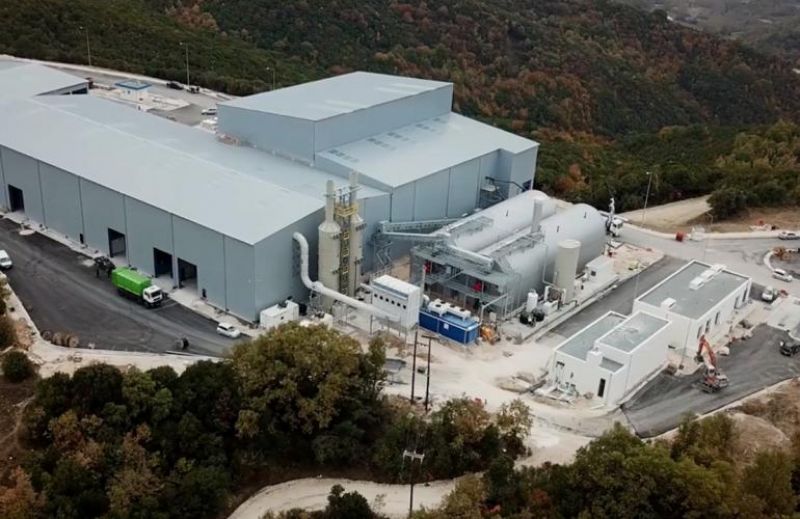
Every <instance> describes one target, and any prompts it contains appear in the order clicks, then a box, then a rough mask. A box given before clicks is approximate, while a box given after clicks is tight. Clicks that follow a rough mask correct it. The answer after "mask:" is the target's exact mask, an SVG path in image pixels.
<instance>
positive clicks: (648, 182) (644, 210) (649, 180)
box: [642, 171, 653, 225]
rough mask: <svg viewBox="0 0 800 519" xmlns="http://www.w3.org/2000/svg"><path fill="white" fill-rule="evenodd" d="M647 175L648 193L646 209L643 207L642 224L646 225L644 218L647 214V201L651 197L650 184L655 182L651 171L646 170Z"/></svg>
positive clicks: (645, 199)
mask: <svg viewBox="0 0 800 519" xmlns="http://www.w3.org/2000/svg"><path fill="white" fill-rule="evenodd" d="M645 175H647V193H645V195H644V209H642V225H644V219H645V217H646V216H647V201H648V200H649V199H650V184H652V183H653V175H652V173H651V172H650V171H645Z"/></svg>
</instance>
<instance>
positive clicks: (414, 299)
mask: <svg viewBox="0 0 800 519" xmlns="http://www.w3.org/2000/svg"><path fill="white" fill-rule="evenodd" d="M370 288H371V290H372V305H373V306H375V307H377V308H379V309H381V310H383V311H385V312H387V313H390V314H393V315H399V316H400V326H401V327H402V328H405V329H406V330H409V329H411V328H413V327H414V326H416V325H417V323H418V322H419V310H420V307H421V306H422V290H421V289H420V287H418V286H416V285H412V284H411V283H407V282H405V281H403V280H400V279H397V278H395V277H392V276H389V275H383V276H380V277H378V278H375V279H373V280H372V282H371V283H370Z"/></svg>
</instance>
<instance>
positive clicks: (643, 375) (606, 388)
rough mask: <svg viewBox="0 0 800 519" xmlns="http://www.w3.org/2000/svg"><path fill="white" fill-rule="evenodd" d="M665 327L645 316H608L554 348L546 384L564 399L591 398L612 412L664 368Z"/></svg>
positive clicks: (666, 334)
mask: <svg viewBox="0 0 800 519" xmlns="http://www.w3.org/2000/svg"><path fill="white" fill-rule="evenodd" d="M669 325H670V323H669V322H668V321H666V320H664V319H661V318H659V317H656V316H653V315H650V314H647V313H644V312H636V313H634V314H633V315H632V316H630V317H625V316H623V315H621V314H618V313H615V312H609V313H607V314H605V315H604V316H602V317H601V318H599V319H597V320H596V321H594V322H593V323H591V324H589V325H588V326H586V327H585V328H583V329H582V330H581V331H579V332H578V333H576V334H575V335H573V336H572V337H570V338H569V339H567V340H565V341H564V342H563V343H561V344H560V345H559V346H558V347H557V348H556V350H555V353H554V356H553V365H552V369H551V370H550V382H551V383H552V384H553V386H554V387H555V388H557V389H558V390H560V391H562V392H564V393H567V394H580V395H584V394H589V393H590V394H592V395H594V396H595V397H596V398H598V399H600V400H602V401H603V403H604V404H606V405H608V406H617V405H619V404H620V402H621V401H622V399H623V398H625V396H627V395H628V394H629V393H630V392H631V391H632V390H634V389H636V388H637V387H639V386H640V385H641V384H642V383H643V382H645V381H646V380H648V379H649V378H650V377H651V376H652V375H653V374H655V373H657V372H658V371H660V370H661V369H663V368H664V366H665V365H666V362H667V339H668V336H669Z"/></svg>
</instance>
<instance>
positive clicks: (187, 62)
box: [181, 42, 191, 88]
mask: <svg viewBox="0 0 800 519" xmlns="http://www.w3.org/2000/svg"><path fill="white" fill-rule="evenodd" d="M181 47H183V48H184V49H185V50H186V87H187V88H188V87H189V85H190V84H191V83H190V82H189V44H188V43H184V42H181Z"/></svg>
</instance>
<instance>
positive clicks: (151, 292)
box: [142, 285, 164, 306]
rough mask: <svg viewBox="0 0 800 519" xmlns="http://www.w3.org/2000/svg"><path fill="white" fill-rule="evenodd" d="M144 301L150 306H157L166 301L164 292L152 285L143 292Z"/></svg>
mask: <svg viewBox="0 0 800 519" xmlns="http://www.w3.org/2000/svg"><path fill="white" fill-rule="evenodd" d="M142 299H143V300H144V302H145V304H147V305H148V306H156V305H159V304H161V301H162V300H163V299H164V292H163V291H162V290H161V289H160V288H159V287H157V286H156V285H150V286H149V287H147V288H145V289H144V290H143V291H142Z"/></svg>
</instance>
